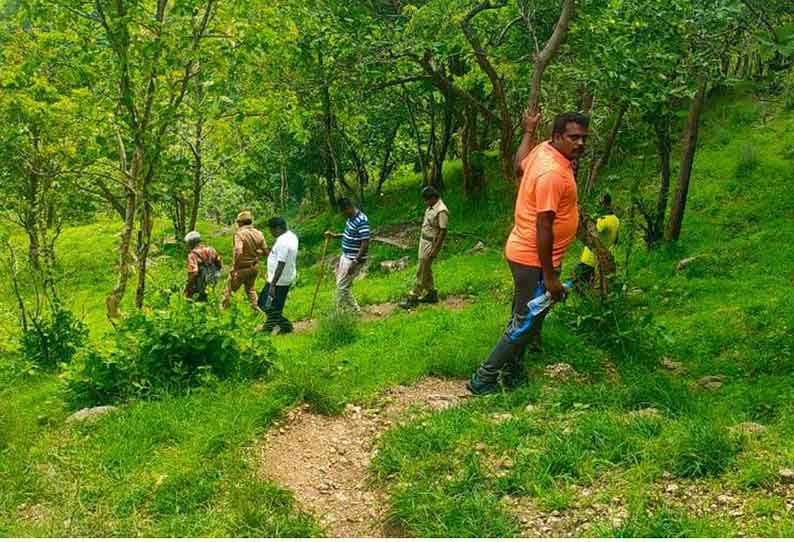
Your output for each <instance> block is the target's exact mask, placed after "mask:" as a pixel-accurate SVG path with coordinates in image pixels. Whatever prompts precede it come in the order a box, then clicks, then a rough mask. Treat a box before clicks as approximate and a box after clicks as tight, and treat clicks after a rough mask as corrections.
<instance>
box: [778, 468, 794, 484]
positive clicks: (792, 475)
mask: <svg viewBox="0 0 794 542" xmlns="http://www.w3.org/2000/svg"><path fill="white" fill-rule="evenodd" d="M777 474H778V476H780V481H781V482H783V483H784V484H791V483H794V469H780V470H779V471H777Z"/></svg>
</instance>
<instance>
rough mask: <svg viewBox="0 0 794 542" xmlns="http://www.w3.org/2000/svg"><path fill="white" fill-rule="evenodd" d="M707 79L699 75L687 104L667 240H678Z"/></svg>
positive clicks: (695, 149)
mask: <svg viewBox="0 0 794 542" xmlns="http://www.w3.org/2000/svg"><path fill="white" fill-rule="evenodd" d="M707 87H708V81H707V80H706V78H705V77H703V76H701V77H700V80H699V83H698V90H697V93H696V94H695V96H694V97H693V98H692V102H691V103H690V105H689V115H688V116H687V123H686V142H685V145H684V153H683V155H682V156H681V165H680V167H679V171H678V186H677V187H676V193H675V197H674V198H673V206H672V208H671V209H670V222H669V224H668V228H667V233H666V235H665V238H666V239H667V240H668V241H678V238H679V237H680V236H681V225H682V224H683V222H684V210H685V209H686V201H687V195H688V194H689V181H690V179H691V177H692V166H693V164H694V162H695V152H696V151H697V143H698V129H699V128H700V114H701V112H702V111H703V104H704V103H705V101H706V89H707Z"/></svg>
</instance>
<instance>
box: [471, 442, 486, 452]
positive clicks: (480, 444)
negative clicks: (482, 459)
mask: <svg viewBox="0 0 794 542" xmlns="http://www.w3.org/2000/svg"><path fill="white" fill-rule="evenodd" d="M487 449H488V445H486V444H485V443H484V442H478V443H477V444H475V445H474V451H476V452H480V453H482V452H484V451H485V450H487Z"/></svg>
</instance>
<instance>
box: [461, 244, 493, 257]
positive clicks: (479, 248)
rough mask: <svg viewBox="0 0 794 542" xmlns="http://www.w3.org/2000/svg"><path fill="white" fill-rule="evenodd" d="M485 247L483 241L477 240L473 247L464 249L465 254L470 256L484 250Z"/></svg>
mask: <svg viewBox="0 0 794 542" xmlns="http://www.w3.org/2000/svg"><path fill="white" fill-rule="evenodd" d="M486 248H488V247H487V246H486V245H485V243H483V242H482V241H477V242H476V243H475V244H474V246H473V247H471V248H470V249H469V250H467V251H466V254H468V255H469V256H471V255H472V254H477V253H478V252H482V251H484V250H485V249H486Z"/></svg>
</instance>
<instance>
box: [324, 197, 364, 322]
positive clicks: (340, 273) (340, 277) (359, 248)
mask: <svg viewBox="0 0 794 542" xmlns="http://www.w3.org/2000/svg"><path fill="white" fill-rule="evenodd" d="M338 206H339V211H340V212H341V213H342V214H343V215H344V216H346V217H347V223H346V224H345V231H344V233H334V232H331V231H327V232H325V235H326V237H329V238H330V237H337V238H338V237H341V238H342V255H341V257H340V258H339V264H337V266H336V306H337V307H338V308H340V309H343V310H350V311H353V312H360V311H361V308H360V307H359V306H358V303H356V298H355V297H353V280H354V279H355V278H356V277H357V276H358V274H359V273H360V272H361V270H362V269H363V267H364V263H366V261H367V250H368V249H369V238H370V228H369V220H368V219H367V215H365V214H364V213H362V212H361V211H360V210H359V209H357V208H356V206H355V205H353V202H351V201H350V200H349V199H348V198H340V199H339V202H338Z"/></svg>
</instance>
